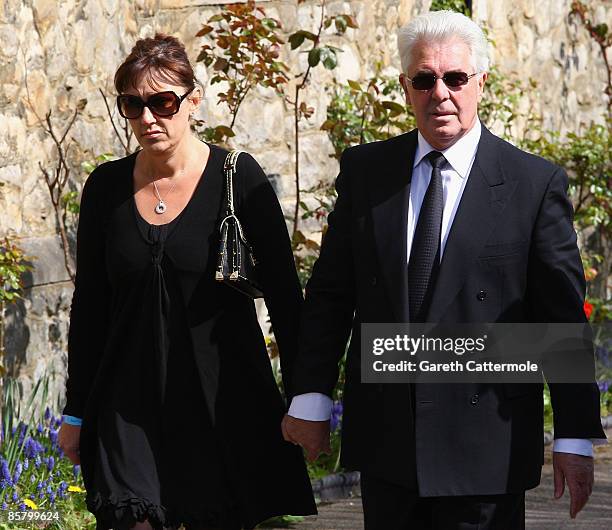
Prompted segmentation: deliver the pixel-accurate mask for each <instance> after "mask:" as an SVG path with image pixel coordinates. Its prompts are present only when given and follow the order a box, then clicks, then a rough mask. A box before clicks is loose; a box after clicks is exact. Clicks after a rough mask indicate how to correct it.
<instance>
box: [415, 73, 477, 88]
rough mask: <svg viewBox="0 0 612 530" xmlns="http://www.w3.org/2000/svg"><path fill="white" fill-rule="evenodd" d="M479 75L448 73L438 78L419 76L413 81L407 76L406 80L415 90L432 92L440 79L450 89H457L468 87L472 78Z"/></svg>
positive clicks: (429, 75)
mask: <svg viewBox="0 0 612 530" xmlns="http://www.w3.org/2000/svg"><path fill="white" fill-rule="evenodd" d="M475 75H478V72H476V73H475V74H471V75H468V74H466V73H465V72H446V73H445V74H444V75H443V76H442V77H438V76H437V75H434V74H417V75H415V76H414V77H413V78H412V79H410V78H409V77H408V76H406V79H408V81H410V82H411V83H412V88H414V89H415V90H431V89H432V88H433V87H434V85H435V84H436V81H437V80H438V79H442V81H444V84H445V85H446V86H447V87H449V88H457V87H460V86H463V85H467V82H468V81H469V80H470V78H472V77H474V76H475Z"/></svg>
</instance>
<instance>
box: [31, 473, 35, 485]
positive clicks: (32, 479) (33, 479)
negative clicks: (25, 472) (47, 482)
mask: <svg viewBox="0 0 612 530" xmlns="http://www.w3.org/2000/svg"><path fill="white" fill-rule="evenodd" d="M30 482H31V483H32V484H34V482H36V476H35V475H30Z"/></svg>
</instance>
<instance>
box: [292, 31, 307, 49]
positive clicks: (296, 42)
mask: <svg viewBox="0 0 612 530" xmlns="http://www.w3.org/2000/svg"><path fill="white" fill-rule="evenodd" d="M305 38H306V37H305V36H304V34H303V32H301V31H298V32H297V33H293V34H292V35H289V44H291V49H292V50H295V49H296V48H299V47H300V46H301V45H302V44H303V43H304V39H305Z"/></svg>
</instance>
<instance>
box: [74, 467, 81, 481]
mask: <svg viewBox="0 0 612 530" xmlns="http://www.w3.org/2000/svg"><path fill="white" fill-rule="evenodd" d="M80 472H81V466H80V465H79V464H75V465H73V466H72V474H73V475H74V478H75V480H76V479H77V478H79V473H80Z"/></svg>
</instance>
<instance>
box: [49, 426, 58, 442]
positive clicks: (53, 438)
mask: <svg viewBox="0 0 612 530" xmlns="http://www.w3.org/2000/svg"><path fill="white" fill-rule="evenodd" d="M49 440H51V445H53V446H55V444H56V443H57V431H55V430H53V429H50V430H49Z"/></svg>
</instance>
